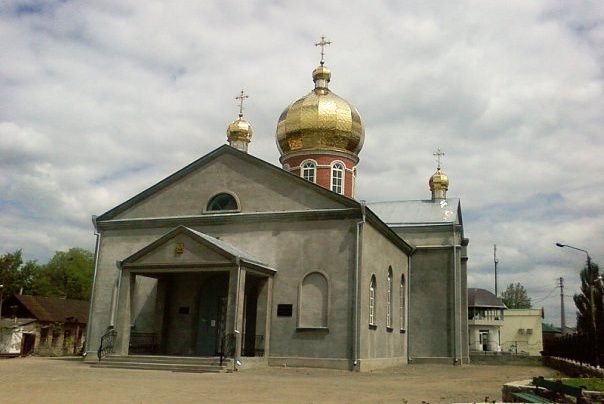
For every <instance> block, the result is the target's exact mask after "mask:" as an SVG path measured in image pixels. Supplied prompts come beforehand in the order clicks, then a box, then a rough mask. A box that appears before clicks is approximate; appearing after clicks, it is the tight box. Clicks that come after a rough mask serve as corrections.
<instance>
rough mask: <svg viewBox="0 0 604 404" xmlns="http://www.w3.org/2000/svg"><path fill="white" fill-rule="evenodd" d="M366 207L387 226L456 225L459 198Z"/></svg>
mask: <svg viewBox="0 0 604 404" xmlns="http://www.w3.org/2000/svg"><path fill="white" fill-rule="evenodd" d="M367 207H369V209H371V210H372V211H373V212H374V213H375V214H376V215H378V216H379V218H380V219H381V220H382V221H384V222H385V223H387V224H388V225H390V226H392V225H397V224H400V225H405V224H435V223H456V222H457V220H458V218H457V211H458V208H459V198H447V199H442V200H436V201H433V200H431V199H429V200H419V201H392V202H368V203H367Z"/></svg>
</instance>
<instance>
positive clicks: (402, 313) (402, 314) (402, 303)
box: [400, 274, 406, 331]
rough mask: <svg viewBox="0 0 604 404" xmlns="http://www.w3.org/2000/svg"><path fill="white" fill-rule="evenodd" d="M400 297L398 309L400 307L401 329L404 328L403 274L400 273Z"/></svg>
mask: <svg viewBox="0 0 604 404" xmlns="http://www.w3.org/2000/svg"><path fill="white" fill-rule="evenodd" d="M400 293H401V297H400V299H401V300H400V305H401V307H400V309H401V331H404V330H405V310H406V304H405V274H403V275H401V291H400Z"/></svg>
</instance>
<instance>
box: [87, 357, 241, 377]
mask: <svg viewBox="0 0 604 404" xmlns="http://www.w3.org/2000/svg"><path fill="white" fill-rule="evenodd" d="M231 363H232V362H231V361H226V360H225V362H224V363H223V365H222V366H220V359H217V358H199V357H181V356H152V355H128V356H107V357H106V358H103V360H102V361H100V362H96V363H92V364H91V365H90V366H91V367H93V368H119V369H144V370H167V371H171V372H188V373H222V372H226V371H227V369H228V368H230V366H229V365H230V364H231Z"/></svg>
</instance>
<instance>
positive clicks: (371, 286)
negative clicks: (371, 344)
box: [369, 275, 376, 325]
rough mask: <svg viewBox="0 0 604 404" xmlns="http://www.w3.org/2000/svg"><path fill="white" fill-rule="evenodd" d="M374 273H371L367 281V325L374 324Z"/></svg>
mask: <svg viewBox="0 0 604 404" xmlns="http://www.w3.org/2000/svg"><path fill="white" fill-rule="evenodd" d="M375 283H376V282H375V275H371V282H370V283H369V325H375V314H376V313H375V289H376V285H375Z"/></svg>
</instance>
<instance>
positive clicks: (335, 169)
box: [331, 162, 344, 194]
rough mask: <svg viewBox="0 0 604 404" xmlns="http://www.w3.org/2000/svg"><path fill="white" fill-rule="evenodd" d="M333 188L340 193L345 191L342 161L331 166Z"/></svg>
mask: <svg viewBox="0 0 604 404" xmlns="http://www.w3.org/2000/svg"><path fill="white" fill-rule="evenodd" d="M331 190H332V191H333V192H336V193H338V194H343V193H344V165H343V164H342V163H340V162H336V163H334V164H333V165H332V166H331Z"/></svg>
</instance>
